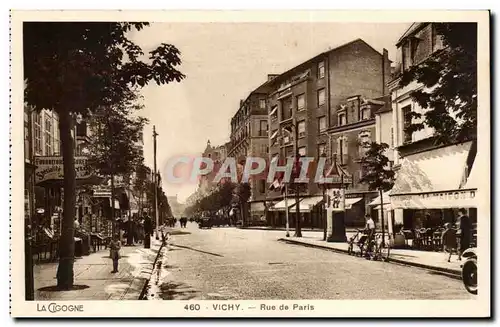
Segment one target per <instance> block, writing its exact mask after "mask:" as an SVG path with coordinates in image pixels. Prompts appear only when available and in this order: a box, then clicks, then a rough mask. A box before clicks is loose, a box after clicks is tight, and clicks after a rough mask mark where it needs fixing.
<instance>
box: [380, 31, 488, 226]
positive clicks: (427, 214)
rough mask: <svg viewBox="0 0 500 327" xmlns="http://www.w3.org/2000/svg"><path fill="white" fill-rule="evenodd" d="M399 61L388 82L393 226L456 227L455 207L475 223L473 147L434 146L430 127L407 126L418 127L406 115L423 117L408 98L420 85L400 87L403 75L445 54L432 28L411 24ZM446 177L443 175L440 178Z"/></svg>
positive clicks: (400, 42)
mask: <svg viewBox="0 0 500 327" xmlns="http://www.w3.org/2000/svg"><path fill="white" fill-rule="evenodd" d="M396 46H397V49H398V50H397V51H398V62H397V66H396V71H395V75H394V77H393V79H392V80H391V81H390V82H389V89H390V92H391V101H392V122H393V142H394V145H395V147H394V170H395V171H396V182H395V185H394V187H393V188H392V190H391V191H390V202H391V210H393V211H394V221H393V222H392V223H393V224H397V225H402V227H404V228H406V229H415V228H420V227H422V226H424V225H426V226H429V225H433V226H441V225H442V224H443V223H444V222H454V219H455V218H454V217H456V211H457V208H460V207H465V208H468V209H469V216H470V217H471V218H472V219H473V220H476V217H477V213H476V202H475V198H477V193H478V191H480V190H479V189H478V183H477V176H478V175H477V174H478V172H477V170H478V169H477V168H476V169H474V168H475V167H476V165H473V164H474V161H475V158H476V142H475V141H469V142H464V143H460V144H447V145H436V143H435V142H434V141H435V140H434V138H433V130H432V129H431V128H429V127H428V126H425V128H424V129H422V130H420V131H417V132H411V131H409V130H408V127H409V125H410V124H411V123H418V122H421V119H422V118H421V119H419V120H417V119H415V118H411V117H409V116H408V113H409V112H416V113H420V114H425V110H424V109H423V108H421V107H420V106H419V105H418V103H416V102H415V101H413V99H412V98H411V92H412V91H414V90H418V89H422V88H423V86H422V85H419V84H418V83H416V82H412V83H410V84H409V85H407V86H405V87H401V86H400V80H401V75H402V74H403V73H404V72H405V71H407V70H408V69H409V68H410V67H412V66H413V65H417V64H419V63H421V62H423V61H425V60H426V59H427V58H428V57H429V56H430V55H432V54H433V53H435V52H436V51H438V50H444V51H446V49H444V46H443V41H442V39H441V36H440V35H438V34H437V32H436V25H435V24H433V23H414V24H412V25H411V27H410V28H409V29H408V30H407V31H406V32H405V33H404V34H403V35H402V36H401V38H400V39H399V40H398V42H397V44H396ZM443 172H446V173H443Z"/></svg>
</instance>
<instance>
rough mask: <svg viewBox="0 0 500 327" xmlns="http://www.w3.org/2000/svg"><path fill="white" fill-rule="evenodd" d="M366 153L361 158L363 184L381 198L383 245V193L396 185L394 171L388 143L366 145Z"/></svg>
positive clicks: (383, 238)
mask: <svg viewBox="0 0 500 327" xmlns="http://www.w3.org/2000/svg"><path fill="white" fill-rule="evenodd" d="M363 145H364V146H365V147H366V152H365V154H364V156H363V157H362V158H361V165H362V167H363V169H364V170H365V172H364V174H363V177H362V178H361V179H360V182H361V183H365V184H367V185H368V188H369V189H370V190H372V191H373V190H378V191H379V196H380V208H381V209H380V210H381V215H380V222H381V224H382V245H384V242H385V226H384V201H383V193H384V192H385V191H388V190H390V189H391V188H392V186H393V185H394V171H393V170H392V169H390V167H389V159H388V158H387V157H386V156H385V152H386V151H387V149H388V148H389V145H387V144H386V143H380V144H379V143H376V142H371V143H368V142H367V143H365V144H363Z"/></svg>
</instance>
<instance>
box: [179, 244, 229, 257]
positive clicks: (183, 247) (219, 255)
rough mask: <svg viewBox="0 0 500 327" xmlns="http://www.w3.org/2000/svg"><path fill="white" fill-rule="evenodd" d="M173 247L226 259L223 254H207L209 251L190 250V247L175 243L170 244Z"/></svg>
mask: <svg viewBox="0 0 500 327" xmlns="http://www.w3.org/2000/svg"><path fill="white" fill-rule="evenodd" d="M170 245H171V246H176V247H178V248H182V249H188V250H192V251H196V252H201V253H205V254H210V255H213V256H216V257H221V258H222V257H224V256H223V255H221V254H217V253H212V252H207V251H203V250H198V249H193V248H190V247H189V246H184V245H177V244H173V243H170Z"/></svg>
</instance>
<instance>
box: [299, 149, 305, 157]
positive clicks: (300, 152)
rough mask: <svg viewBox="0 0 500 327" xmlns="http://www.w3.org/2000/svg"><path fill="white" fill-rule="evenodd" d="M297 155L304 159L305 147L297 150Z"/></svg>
mask: <svg viewBox="0 0 500 327" xmlns="http://www.w3.org/2000/svg"><path fill="white" fill-rule="evenodd" d="M299 155H300V156H301V157H305V156H306V147H305V146H302V147H300V148H299Z"/></svg>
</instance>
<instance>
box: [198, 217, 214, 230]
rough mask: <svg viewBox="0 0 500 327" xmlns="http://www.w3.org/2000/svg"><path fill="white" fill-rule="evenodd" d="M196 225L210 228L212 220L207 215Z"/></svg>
mask: <svg viewBox="0 0 500 327" xmlns="http://www.w3.org/2000/svg"><path fill="white" fill-rule="evenodd" d="M198 227H199V228H200V229H202V228H212V220H211V219H210V218H209V217H203V218H201V219H200V221H199V223H198Z"/></svg>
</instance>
